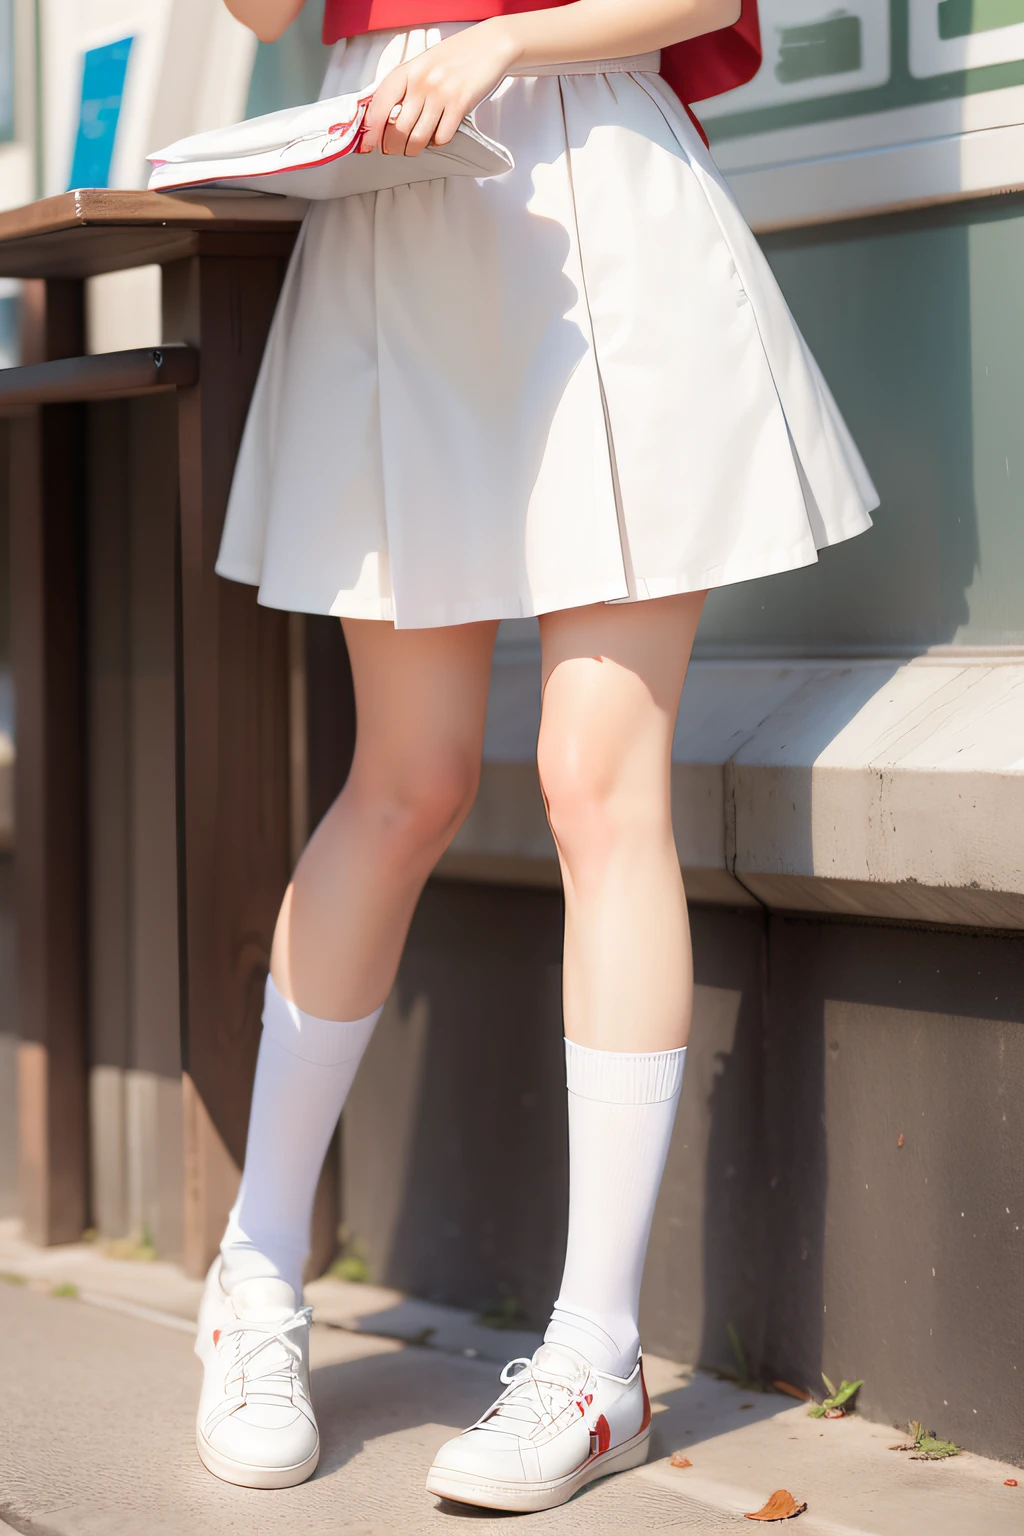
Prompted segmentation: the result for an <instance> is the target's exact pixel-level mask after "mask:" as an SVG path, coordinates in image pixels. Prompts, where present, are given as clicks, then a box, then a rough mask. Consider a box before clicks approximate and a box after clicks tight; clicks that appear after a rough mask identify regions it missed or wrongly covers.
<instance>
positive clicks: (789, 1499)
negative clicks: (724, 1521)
mask: <svg viewBox="0 0 1024 1536" xmlns="http://www.w3.org/2000/svg"><path fill="white" fill-rule="evenodd" d="M806 1508H807V1505H806V1504H798V1503H797V1502H796V1499H794V1497H793V1495H792V1494H791V1493H790V1492H789V1489H788V1488H776V1490H775V1492H774V1493H773V1494H772V1496H771V1498H770V1499H769V1500H768V1503H767V1504H766V1505H765V1506H764V1508H763V1509H759V1510H758V1511H757V1514H756V1515H745V1516H744V1519H746V1520H792V1518H793V1516H794V1515H802V1514H803V1512H804V1510H805V1509H806Z"/></svg>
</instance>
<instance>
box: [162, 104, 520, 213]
mask: <svg viewBox="0 0 1024 1536" xmlns="http://www.w3.org/2000/svg"><path fill="white" fill-rule="evenodd" d="M372 95H373V92H372V90H357V91H353V92H350V93H348V94H347V95H344V96H331V97H328V98H327V99H326V100H324V99H321V100H320V101H315V102H313V103H312V104H311V105H309V106H305V107H286V108H285V109H284V111H282V112H268V113H266V114H265V116H263V117H252V118H249V119H248V120H247V121H246V122H244V123H234V124H232V125H231V127H229V128H213V129H211V130H210V131H209V132H207V133H197V134H193V135H192V136H191V138H187V139H179V140H178V141H177V143H176V144H171V145H169V146H168V147H167V148H166V149H159V150H156V151H155V153H153V154H152V155H150V156H149V163H150V165H152V167H153V170H152V173H151V175H150V178H149V190H150V191H151V192H179V191H182V190H183V189H185V188H187V187H192V188H198V187H202V188H205V189H206V190H207V191H236V192H269V193H273V194H275V195H276V196H279V197H305V198H309V199H310V200H318V199H322V198H331V197H348V196H351V195H352V194H354V193H361V192H376V191H377V190H378V189H380V188H381V187H398V186H407V185H408V184H409V183H410V182H413V181H433V180H435V179H436V178H438V177H443V176H496V175H498V174H500V173H501V172H503V171H507V170H510V169H511V167H512V156H511V155H510V154H509V152H508V150H507V149H505V148H504V146H503V145H501V144H495V143H494V142H493V141H492V140H491V139H488V138H487V137H486V135H485V134H482V133H481V132H480V131H479V129H478V128H477V127H476V125H475V124H474V123H473V121H472V120H471V119H470V118H466V119H465V121H464V122H463V123H462V126H461V127H460V128H459V130H458V132H457V133H456V135H455V137H454V138H453V139H452V141H451V143H450V144H445V145H443V146H439V145H432V146H431V147H430V148H428V149H425V150H424V151H423V153H422V154H420V155H385V154H382V153H381V152H380V150H374V152H373V153H372V154H370V155H361V154H359V153H357V151H358V149H359V144H360V140H361V139H362V137H363V133H364V125H365V119H366V110H367V108H368V107H369V105H370V100H371V98H372Z"/></svg>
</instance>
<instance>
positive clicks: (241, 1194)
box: [220, 976, 381, 1300]
mask: <svg viewBox="0 0 1024 1536" xmlns="http://www.w3.org/2000/svg"><path fill="white" fill-rule="evenodd" d="M380 1012H381V1010H380V1008H378V1009H377V1010H376V1011H375V1012H374V1013H371V1014H369V1015H368V1016H367V1017H366V1018H365V1019H356V1020H355V1021H354V1022H353V1023H351V1024H336V1023H333V1022H332V1021H331V1020H330V1019H318V1018H315V1017H314V1016H313V1014H311V1013H303V1012H302V1010H301V1008H297V1007H296V1006H295V1004H294V1003H289V1002H287V1001H286V1000H285V998H283V997H282V996H281V994H280V992H279V991H278V990H277V987H276V986H275V985H274V982H273V980H272V978H271V977H269V976H268V977H267V990H266V996H265V999H264V1005H263V1035H262V1038H261V1040H260V1051H259V1056H258V1057H257V1060H256V1081H255V1084H254V1085H253V1093H252V1108H251V1110H250V1112H249V1135H248V1140H247V1142H246V1148H245V1170H244V1172H243V1174H242V1183H241V1187H240V1188H239V1191H238V1199H237V1200H236V1201H235V1204H234V1208H233V1210H232V1212H231V1215H230V1217H229V1218H228V1227H227V1231H226V1232H225V1234H224V1240H223V1242H222V1243H221V1248H220V1251H221V1255H222V1258H223V1267H222V1269H221V1282H222V1284H223V1285H224V1287H225V1289H226V1290H231V1288H232V1286H235V1285H237V1284H238V1283H239V1282H240V1281H242V1280H263V1279H273V1278H280V1279H282V1280H287V1282H288V1284H289V1285H290V1286H291V1288H292V1290H293V1291H294V1292H295V1296H296V1300H298V1299H299V1298H301V1296H302V1266H303V1264H304V1263H305V1261H306V1255H307V1253H308V1251H309V1232H310V1223H311V1221H312V1216H313V1197H314V1195H315V1194H316V1186H317V1181H318V1179H319V1177H320V1169H321V1167H322V1166H323V1161H324V1156H325V1154H326V1152H327V1146H328V1143H329V1142H330V1139H331V1136H332V1135H333V1134H334V1127H335V1125H336V1124H337V1123H338V1116H339V1115H340V1114H341V1109H342V1105H343V1104H344V1102H345V1100H346V1098H347V1097H348V1091H349V1089H350V1088H351V1086H352V1082H353V1079H354V1078H355V1075H356V1071H357V1069H358V1066H359V1063H360V1060H361V1059H362V1055H363V1052H364V1051H365V1049H366V1047H367V1045H368V1044H369V1040H370V1036H371V1035H372V1034H373V1027H374V1025H375V1024H376V1022H377V1019H378V1018H379V1017H380Z"/></svg>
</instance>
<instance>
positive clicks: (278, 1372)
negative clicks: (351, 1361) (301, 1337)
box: [209, 1307, 313, 1429]
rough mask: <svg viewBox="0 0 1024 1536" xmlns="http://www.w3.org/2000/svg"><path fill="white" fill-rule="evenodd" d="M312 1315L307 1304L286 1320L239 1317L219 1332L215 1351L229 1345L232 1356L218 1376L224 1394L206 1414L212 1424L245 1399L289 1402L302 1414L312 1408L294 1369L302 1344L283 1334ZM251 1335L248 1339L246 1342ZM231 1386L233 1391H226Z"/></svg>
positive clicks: (305, 1325) (298, 1364) (299, 1362)
mask: <svg viewBox="0 0 1024 1536" xmlns="http://www.w3.org/2000/svg"><path fill="white" fill-rule="evenodd" d="M312 1317H313V1309H312V1307H302V1308H300V1310H299V1311H298V1312H296V1313H295V1314H294V1315H293V1316H292V1317H290V1318H288V1319H287V1321H285V1322H281V1323H254V1322H246V1321H244V1320H241V1319H240V1320H239V1321H238V1322H237V1323H236V1324H234V1325H233V1326H232V1327H230V1328H224V1329H222V1331H221V1335H220V1338H219V1339H218V1341H217V1346H216V1347H217V1351H218V1353H220V1352H221V1351H227V1350H230V1349H232V1348H233V1349H234V1351H235V1355H234V1359H233V1360H232V1361H231V1364H230V1367H229V1369H228V1371H227V1374H226V1375H225V1378H224V1391H225V1399H224V1402H223V1403H220V1404H218V1406H217V1407H216V1408H215V1409H214V1411H213V1412H212V1413H211V1415H210V1418H209V1427H210V1428H211V1429H212V1428H213V1427H214V1426H215V1425H216V1424H218V1423H219V1422H220V1421H221V1419H224V1418H226V1417H227V1416H228V1414H230V1413H234V1412H235V1411H236V1410H237V1409H239V1408H242V1407H244V1406H245V1405H246V1404H247V1403H253V1402H256V1403H271V1404H274V1405H280V1404H282V1403H285V1402H286V1403H291V1404H292V1405H293V1406H295V1407H296V1408H299V1409H300V1410H301V1411H302V1412H303V1413H305V1414H306V1415H307V1417H310V1418H311V1417H312V1413H313V1408H312V1404H311V1403H310V1401H309V1398H308V1397H307V1396H306V1390H305V1387H304V1386H303V1382H302V1376H301V1374H300V1368H301V1365H302V1345H301V1344H298V1343H296V1341H295V1340H294V1339H293V1338H290V1337H289V1335H290V1334H292V1333H294V1332H296V1331H297V1330H299V1329H301V1328H308V1327H309V1324H310V1321H311V1320H312ZM247 1338H252V1339H253V1342H252V1343H247V1342H246V1340H247ZM232 1387H234V1388H235V1392H234V1395H233V1396H231V1395H228V1394H229V1392H230V1389H231V1388H232Z"/></svg>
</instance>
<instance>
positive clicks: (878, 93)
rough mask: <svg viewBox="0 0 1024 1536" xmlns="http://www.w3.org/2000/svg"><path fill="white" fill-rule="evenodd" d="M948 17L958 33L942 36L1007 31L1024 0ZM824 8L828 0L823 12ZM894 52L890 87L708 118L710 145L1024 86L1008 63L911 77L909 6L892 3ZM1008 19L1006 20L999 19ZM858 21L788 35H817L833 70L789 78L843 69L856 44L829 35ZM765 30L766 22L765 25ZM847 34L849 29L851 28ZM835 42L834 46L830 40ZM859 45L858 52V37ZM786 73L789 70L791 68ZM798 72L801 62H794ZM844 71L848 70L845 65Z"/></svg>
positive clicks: (963, 9) (966, 0)
mask: <svg viewBox="0 0 1024 1536" xmlns="http://www.w3.org/2000/svg"><path fill="white" fill-rule="evenodd" d="M943 5H944V6H949V7H950V8H951V9H950V11H949V12H948V13H946V12H945V11H944V10H940V20H939V25H940V29H941V27H942V26H947V27H952V28H954V30H952V31H950V32H948V33H946V32H942V34H941V35H942V36H943V37H946V36H949V37H957V36H961V35H963V34H964V33H967V32H983V31H988V30H990V29H991V28H995V27H999V26H1007V25H1010V24H1012V23H1013V22H1015V21H1020V20H1024V0H943ZM825 8H826V5H825V0H823V9H825ZM889 15H890V22H889V28H890V49H891V57H892V71H891V74H890V77H889V79H888V81H887V82H886V83H885V85H879V86H873V87H870V88H869V89H866V90H854V91H844V92H841V93H840V94H838V95H835V96H821V97H816V98H813V99H811V100H809V101H793V102H783V103H781V104H780V105H778V106H773V107H753V108H748V109H747V110H745V111H736V112H730V113H728V114H727V115H726V116H724V117H715V118H710V119H709V120H708V123H707V125H706V126H707V131H708V136H709V138H710V139H711V142H712V144H715V143H717V142H719V141H721V140H722V139H731V138H735V137H737V135H741V134H748V133H768V132H770V131H771V130H772V129H775V128H795V127H799V126H801V125H804V124H807V123H820V122H830V121H833V120H835V119H836V118H845V117H862V116H865V115H867V114H870V113H874V112H888V111H891V110H892V109H893V108H895V107H911V106H918V105H921V104H922V103H924V102H929V101H946V100H949V99H950V98H951V97H952V98H955V97H957V96H974V95H977V94H978V93H980V92H983V91H997V90H1002V89H1004V88H1005V87H1006V86H1011V85H1024V59H1021V60H1019V61H1016V62H1008V63H1005V64H990V65H987V66H986V67H985V68H983V69H959V70H955V71H953V72H951V73H950V74H948V75H934V76H930V77H928V78H927V79H922V80H918V79H915V77H914V76H913V75H912V74H911V73H910V59H909V37H910V16H909V0H890V4H889ZM1000 16H1006V17H1008V18H1009V20H1008V21H1001V20H998V19H994V18H997V17H1000ZM856 19H857V18H855V17H850V16H846V17H844V16H843V14H842V12H836V13H833V14H832V15H831V16H825V17H823V19H822V21H821V22H819V23H818V24H817V26H816V28H813V29H812V28H810V27H807V28H793V29H784V38H783V40H784V43H785V42H787V41H788V36H787V34H788V32H789V31H790V30H792V31H794V32H798V31H804V32H811V31H816V32H817V33H818V42H817V56H818V58H819V59H822V60H823V61H824V62H826V63H830V64H831V68H830V69H829V68H820V69H818V68H812V67H811V62H812V61H811V60H809V61H808V64H807V65H805V66H804V68H806V70H807V73H806V74H792V75H790V74H788V73H787V75H786V77H785V78H786V79H787V80H789V79H793V80H796V79H804V78H809V77H810V76H811V75H819V74H820V75H826V74H829V73H832V72H834V71H836V70H837V69H838V67H839V66H838V65H837V63H836V62H835V61H836V60H837V59H838V58H839V57H840V56H841V55H842V54H843V53H846V54H848V53H849V51H850V42H849V41H848V40H847V41H841V35H840V33H839V32H838V31H837V32H835V33H828V32H826V28H828V27H829V25H830V24H831V25H832V26H835V25H836V24H837V23H838V22H840V21H846V22H847V23H848V22H850V21H855V20H856ZM765 25H766V26H767V25H768V23H767V22H766V23H765ZM848 33H849V28H848ZM829 38H831V39H832V40H831V41H829ZM857 46H858V47H859V37H858V43H857ZM787 67H788V66H787ZM793 67H794V68H799V67H800V66H799V64H798V63H797V62H796V61H794V65H793ZM842 67H843V68H844V69H846V68H850V67H851V66H850V65H847V64H844V65H843V66H842Z"/></svg>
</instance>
